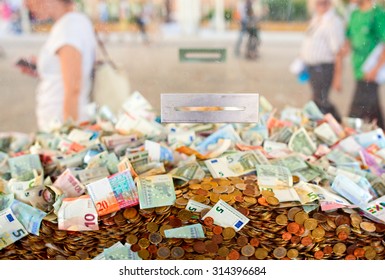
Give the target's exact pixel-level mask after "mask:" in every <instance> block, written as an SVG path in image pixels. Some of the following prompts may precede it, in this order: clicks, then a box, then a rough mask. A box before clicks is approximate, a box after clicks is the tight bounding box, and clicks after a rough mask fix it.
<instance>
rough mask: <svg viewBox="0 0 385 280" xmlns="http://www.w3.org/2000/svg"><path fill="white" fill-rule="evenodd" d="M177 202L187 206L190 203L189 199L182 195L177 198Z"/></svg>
mask: <svg viewBox="0 0 385 280" xmlns="http://www.w3.org/2000/svg"><path fill="white" fill-rule="evenodd" d="M175 204H177V205H181V206H186V205H187V204H188V200H187V199H186V198H184V197H180V198H177V199H176V201H175Z"/></svg>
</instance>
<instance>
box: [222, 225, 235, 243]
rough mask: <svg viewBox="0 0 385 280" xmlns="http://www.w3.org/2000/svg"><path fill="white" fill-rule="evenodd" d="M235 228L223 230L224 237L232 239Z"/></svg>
mask: <svg viewBox="0 0 385 280" xmlns="http://www.w3.org/2000/svg"><path fill="white" fill-rule="evenodd" d="M235 234H236V232H235V230H234V229H233V228H232V227H227V228H224V229H223V231H222V235H223V239H224V240H230V239H232V238H234V237H235Z"/></svg>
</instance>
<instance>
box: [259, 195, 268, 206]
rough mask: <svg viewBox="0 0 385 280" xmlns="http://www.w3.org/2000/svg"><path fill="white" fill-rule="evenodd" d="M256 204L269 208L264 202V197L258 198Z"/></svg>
mask: <svg viewBox="0 0 385 280" xmlns="http://www.w3.org/2000/svg"><path fill="white" fill-rule="evenodd" d="M258 203H259V204H260V205H262V206H269V204H268V203H267V201H266V198H264V197H260V198H258Z"/></svg>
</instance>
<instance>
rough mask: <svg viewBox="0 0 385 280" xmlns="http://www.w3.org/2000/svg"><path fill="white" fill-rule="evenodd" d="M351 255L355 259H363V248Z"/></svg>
mask: <svg viewBox="0 0 385 280" xmlns="http://www.w3.org/2000/svg"><path fill="white" fill-rule="evenodd" d="M353 254H354V256H356V257H357V258H363V257H365V250H364V249H363V248H357V249H355V250H354V253H353Z"/></svg>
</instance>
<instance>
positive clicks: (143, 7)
mask: <svg viewBox="0 0 385 280" xmlns="http://www.w3.org/2000/svg"><path fill="white" fill-rule="evenodd" d="M143 2H144V3H143ZM143 2H142V3H140V5H139V6H138V7H137V9H136V12H135V22H136V25H137V26H138V29H139V32H140V33H141V34H142V38H143V42H144V43H146V44H148V43H149V42H150V40H149V37H148V33H147V27H148V25H149V24H150V21H151V18H152V16H153V4H152V2H151V1H143Z"/></svg>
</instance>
